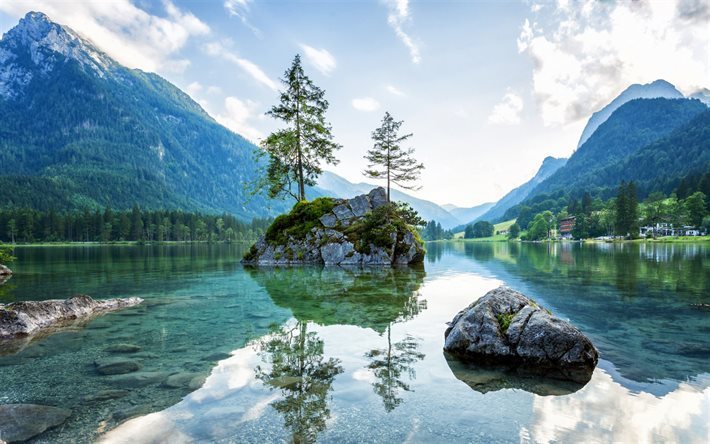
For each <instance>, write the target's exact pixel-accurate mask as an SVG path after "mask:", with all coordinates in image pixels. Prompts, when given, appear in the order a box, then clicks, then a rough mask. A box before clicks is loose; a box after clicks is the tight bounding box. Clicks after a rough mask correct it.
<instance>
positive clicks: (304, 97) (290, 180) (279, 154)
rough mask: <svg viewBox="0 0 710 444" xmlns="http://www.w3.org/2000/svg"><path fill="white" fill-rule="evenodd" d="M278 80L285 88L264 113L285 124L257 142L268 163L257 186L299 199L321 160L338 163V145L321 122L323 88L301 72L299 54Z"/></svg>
mask: <svg viewBox="0 0 710 444" xmlns="http://www.w3.org/2000/svg"><path fill="white" fill-rule="evenodd" d="M281 81H282V83H283V84H284V86H285V87H286V88H285V90H284V91H282V92H281V96H280V103H279V104H278V105H275V106H274V107H272V108H271V110H270V111H269V112H268V113H267V115H269V116H271V117H273V118H275V119H278V120H282V121H284V122H286V124H287V125H288V127H287V128H285V129H280V130H278V131H276V132H274V133H271V134H270V135H269V136H268V137H267V138H266V139H265V140H264V141H263V142H262V143H261V146H262V148H263V149H264V151H265V153H267V154H268V155H269V164H268V167H267V169H266V177H265V178H264V179H263V180H262V182H261V183H260V184H258V187H264V186H267V187H268V190H269V196H270V197H272V198H273V197H279V196H283V195H286V194H288V195H291V196H292V197H293V198H294V199H296V200H297V201H301V200H305V199H306V185H309V186H313V185H315V184H316V179H317V178H318V176H319V175H320V174H321V173H322V172H323V170H322V169H321V162H325V163H327V164H331V165H336V164H337V163H338V160H337V159H336V158H335V156H334V152H335V151H336V150H338V149H340V145H338V144H336V143H334V142H333V141H332V139H333V135H332V134H331V126H330V124H329V123H327V122H326V121H325V112H326V111H327V110H328V101H327V100H325V98H324V97H325V91H323V90H322V89H320V88H318V87H317V86H315V85H314V84H313V82H312V81H311V79H309V78H308V76H306V75H305V73H304V72H303V68H302V66H301V57H300V56H299V55H296V57H295V58H294V59H293V63H292V64H291V67H290V68H289V69H287V70H286V72H285V73H284V78H283V79H282V80H281ZM294 186H296V187H297V192H296V193H294V191H293V187H294Z"/></svg>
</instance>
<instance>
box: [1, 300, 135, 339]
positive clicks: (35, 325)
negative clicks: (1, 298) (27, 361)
mask: <svg viewBox="0 0 710 444" xmlns="http://www.w3.org/2000/svg"><path fill="white" fill-rule="evenodd" d="M141 302H143V299H141V298H136V297H132V298H125V299H106V300H100V301H97V300H94V299H92V298H90V297H89V296H86V295H78V296H74V297H72V298H69V299H67V300H48V301H24V302H13V303H12V304H8V305H1V304H0V339H13V338H18V337H23V336H28V335H33V334H36V333H39V332H40V331H42V330H44V329H48V328H51V327H57V326H59V325H61V324H64V323H68V322H74V321H77V320H87V319H89V318H90V317H92V316H96V315H99V314H103V313H107V312H110V311H115V310H120V309H123V308H127V307H132V306H135V305H138V304H140V303H141Z"/></svg>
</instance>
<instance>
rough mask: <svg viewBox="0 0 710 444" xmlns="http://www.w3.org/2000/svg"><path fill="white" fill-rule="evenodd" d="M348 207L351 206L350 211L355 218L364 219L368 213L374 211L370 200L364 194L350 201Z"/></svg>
mask: <svg viewBox="0 0 710 444" xmlns="http://www.w3.org/2000/svg"><path fill="white" fill-rule="evenodd" d="M348 205H350V210H351V211H352V212H353V215H355V217H362V216H364V215H365V214H366V213H367V212H368V211H371V210H372V207H371V206H370V200H369V199H368V198H367V196H366V195H364V194H362V195H360V196H356V197H353V198H352V199H350V200H349V201H348Z"/></svg>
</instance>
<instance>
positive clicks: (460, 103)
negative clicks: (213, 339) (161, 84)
mask: <svg viewBox="0 0 710 444" xmlns="http://www.w3.org/2000/svg"><path fill="white" fill-rule="evenodd" d="M29 10H39V11H42V12H45V13H46V14H47V15H49V16H50V18H52V19H53V20H55V21H57V22H59V23H62V24H66V25H68V26H70V27H72V28H73V29H75V30H76V31H78V32H79V33H81V34H83V35H84V36H86V37H88V38H89V39H91V40H92V41H94V42H95V43H96V44H97V46H99V47H101V48H102V49H103V50H104V51H106V52H107V53H109V55H111V56H113V57H114V58H116V59H118V60H119V61H120V62H122V63H123V64H125V65H127V66H129V67H135V68H140V69H144V70H147V71H155V72H158V73H159V74H161V75H162V76H164V77H165V78H167V79H168V80H170V81H171V82H173V83H175V84H176V85H178V86H179V87H180V88H182V89H183V90H185V91H187V92H188V93H189V94H190V95H191V96H192V97H193V98H194V99H195V100H197V101H198V102H200V103H201V104H202V105H203V107H204V108H205V109H206V110H207V111H208V112H209V113H210V114H211V115H212V116H213V117H215V118H216V119H217V120H218V121H220V122H221V123H223V124H225V125H226V126H228V127H229V128H231V129H232V130H234V131H236V132H238V133H240V134H242V135H244V136H246V137H248V138H250V139H252V140H253V141H255V142H258V140H259V138H261V137H263V136H265V135H266V134H268V133H269V132H270V131H271V130H273V129H275V128H277V126H278V122H274V121H272V120H270V119H268V118H266V117H264V116H263V113H264V112H265V111H266V110H268V108H269V107H270V106H271V105H272V104H274V103H275V100H276V99H277V92H276V90H275V88H278V87H279V86H280V85H279V83H278V79H279V77H280V76H281V75H282V73H283V71H284V70H285V69H286V68H287V66H288V65H289V64H290V62H291V60H292V58H293V56H294V55H295V54H296V53H301V54H302V55H303V58H304V62H305V67H306V71H307V73H308V74H309V75H310V76H311V78H312V79H313V80H314V81H315V83H316V84H318V85H319V86H321V87H322V88H324V89H325V90H326V93H327V98H328V100H329V102H330V104H331V108H330V112H329V114H328V116H329V119H330V121H331V123H332V124H333V129H334V134H335V137H336V140H337V141H338V142H339V143H341V144H342V145H343V149H342V150H341V151H340V152H339V154H338V157H339V158H340V160H341V163H340V164H339V165H338V166H336V167H331V168H329V169H331V170H333V171H335V172H336V173H338V174H340V175H342V176H344V177H346V178H347V179H349V180H352V181H361V180H364V179H363V177H362V175H361V171H362V170H363V169H364V168H365V166H366V165H365V161H364V160H363V159H362V156H363V154H364V152H365V151H366V150H367V149H368V148H369V147H370V146H371V141H370V133H371V132H372V130H373V129H374V128H375V127H376V126H377V125H378V123H379V121H380V120H381V118H382V115H383V114H384V112H385V111H390V112H391V113H392V114H393V115H394V116H395V118H397V119H401V120H404V121H405V126H404V128H405V129H406V131H409V132H413V133H414V137H413V138H412V139H411V146H412V147H414V148H415V149H416V154H417V157H418V158H419V159H420V160H421V161H423V162H424V163H425V165H426V170H425V172H424V174H423V177H422V182H421V185H422V186H423V188H422V189H421V190H420V191H418V192H417V193H416V195H418V196H420V197H423V198H427V199H430V200H433V201H435V202H438V203H441V204H444V203H454V204H457V205H460V206H471V205H474V204H478V203H483V202H486V201H493V200H496V199H498V198H500V197H501V196H502V195H503V194H505V193H506V192H507V191H509V190H510V189H512V188H513V187H515V186H517V185H519V184H520V183H522V182H524V181H526V180H527V179H529V178H530V177H531V176H532V175H533V174H534V173H535V171H536V169H537V168H538V167H539V165H540V163H541V162H542V160H543V159H544V158H545V157H546V156H548V155H552V156H569V155H570V154H571V153H572V152H573V150H574V148H575V147H576V144H577V140H578V138H579V135H580V133H581V130H582V128H583V126H584V123H585V122H586V119H587V118H588V117H589V115H590V114H591V113H592V112H594V111H596V110H597V109H599V108H600V107H602V106H603V105H604V104H606V103H608V102H609V101H610V100H611V99H613V97H615V96H616V95H617V94H618V93H619V92H621V91H622V90H623V89H624V88H625V87H627V86H628V85H629V84H631V83H647V82H651V81H653V80H655V79H657V78H665V79H666V80H668V81H670V82H672V83H674V84H676V86H678V87H679V88H680V89H681V91H683V92H685V93H690V92H693V91H695V90H697V89H699V88H701V87H708V79H709V78H710V69H709V66H710V49H709V45H710V36H708V34H709V33H710V31H708V29H710V12H709V7H708V2H707V1H706V0H698V1H694V0H668V1H664V2H653V3H646V2H592V1H577V2H568V1H563V0H559V1H555V2H529V1H508V2H493V1H490V2H489V1H486V2H484V1H457V2H446V1H422V2H418V1H408V0H392V1H389V0H388V1H347V2H344V1H290V2H286V1H260V0H227V1H179V0H174V1H172V2H171V1H145V0H113V1H108V2H107V1H84V2H79V1H51V0H27V1H24V0H17V1H13V2H6V1H4V0H3V1H2V2H0V32H5V31H7V30H8V29H9V28H10V27H12V26H14V24H15V23H16V22H17V20H18V19H19V17H21V16H22V15H24V14H25V13H26V12H27V11H29Z"/></svg>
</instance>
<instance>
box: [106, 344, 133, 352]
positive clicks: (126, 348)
mask: <svg viewBox="0 0 710 444" xmlns="http://www.w3.org/2000/svg"><path fill="white" fill-rule="evenodd" d="M105 351H106V352H108V353H136V352H139V351H141V348H140V346H138V345H135V344H116V345H112V346H110V347H107V348H106V349H105Z"/></svg>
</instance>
